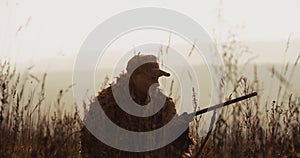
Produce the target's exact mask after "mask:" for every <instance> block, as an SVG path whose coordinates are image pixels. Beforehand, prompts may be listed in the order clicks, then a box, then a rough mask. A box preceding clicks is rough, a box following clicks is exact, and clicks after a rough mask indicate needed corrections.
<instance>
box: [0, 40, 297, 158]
mask: <svg viewBox="0 0 300 158" xmlns="http://www.w3.org/2000/svg"><path fill="white" fill-rule="evenodd" d="M221 48H222V49H221V50H222V55H223V60H224V63H225V70H226V76H225V77H224V80H223V82H224V83H226V85H227V87H226V94H225V100H230V99H233V98H235V97H238V96H241V95H245V94H248V93H251V92H254V91H255V92H258V94H259V95H258V97H256V98H254V99H249V100H246V101H243V102H239V103H236V104H234V105H232V106H230V107H227V108H224V109H222V112H221V114H220V116H219V117H218V118H217V120H216V124H215V126H214V128H213V129H212V130H211V131H209V133H208V134H207V135H206V136H205V137H199V136H197V134H198V128H200V126H199V124H201V121H203V120H202V117H201V116H200V117H198V118H196V120H195V121H194V122H193V123H192V124H191V132H192V133H193V134H194V138H195V140H196V142H197V143H196V144H195V145H194V146H192V148H191V150H192V153H193V155H192V157H195V158H198V157H300V105H299V104H300V102H299V98H298V96H295V95H296V94H297V92H293V91H291V90H290V87H291V86H293V83H291V82H290V81H291V80H292V79H293V74H294V73H295V72H297V71H299V69H298V67H297V66H298V62H299V58H300V55H299V56H298V58H297V59H295V62H294V63H285V64H284V65H282V68H281V69H277V68H275V67H273V68H271V69H270V73H271V75H272V76H273V78H274V81H276V83H279V84H278V85H277V84H274V86H278V87H276V89H278V91H276V92H275V93H276V94H277V97H276V98H275V99H265V98H266V97H265V96H267V95H268V94H266V91H265V90H264V87H263V85H262V84H261V80H260V79H259V78H260V76H258V75H257V74H258V73H257V71H258V70H259V69H260V67H258V66H253V68H252V70H253V74H252V75H251V76H252V77H249V76H244V75H240V74H239V72H241V69H242V67H240V66H239V63H238V59H239V57H240V56H241V55H242V54H243V53H244V52H243V51H244V47H241V46H240V45H238V44H237V42H236V41H234V40H229V41H228V42H227V43H225V44H223V45H222V46H221ZM287 49H288V47H287ZM250 60H251V59H249V61H250ZM12 65H13V64H11V63H10V62H9V61H6V60H1V62H0V86H1V87H0V98H1V102H0V136H1V139H0V157H80V148H81V142H80V130H81V128H82V127H83V124H82V121H81V120H80V118H79V111H78V110H77V106H76V105H75V104H74V103H71V102H67V103H66V102H65V101H64V96H65V95H66V94H67V93H69V91H70V90H71V88H72V86H68V87H67V88H65V89H61V90H60V91H58V92H57V97H56V98H53V99H52V98H51V100H53V104H51V105H48V103H46V102H45V101H44V100H45V85H46V84H54V83H47V82H46V79H47V74H46V73H45V74H44V75H43V76H42V77H41V78H39V77H36V76H34V75H32V74H30V73H29V74H20V73H19V72H18V70H16V69H15V68H14V67H13V66H12ZM245 65H246V66H247V64H245ZM29 69H30V68H29ZM66 86H67V85H66ZM220 86H222V85H220ZM263 95H264V96H263ZM262 98H263V99H265V100H262ZM48 99H49V98H48ZM194 104H195V106H196V105H198V103H197V99H195V100H194ZM66 106H67V107H68V108H70V107H71V109H72V110H65V107H66Z"/></svg>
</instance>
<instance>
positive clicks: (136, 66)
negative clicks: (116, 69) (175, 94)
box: [126, 55, 170, 77]
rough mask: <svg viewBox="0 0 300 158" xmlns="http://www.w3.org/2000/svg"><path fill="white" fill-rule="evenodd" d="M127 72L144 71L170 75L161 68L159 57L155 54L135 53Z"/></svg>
mask: <svg viewBox="0 0 300 158" xmlns="http://www.w3.org/2000/svg"><path fill="white" fill-rule="evenodd" d="M126 70H127V73H129V74H132V73H134V72H138V71H142V72H145V73H148V74H149V75H151V76H156V77H160V76H166V77H168V76H170V73H168V72H165V71H163V70H160V69H159V65H158V62H157V58H156V56H154V55H135V56H133V57H132V58H131V59H130V60H129V61H128V63H127V67H126Z"/></svg>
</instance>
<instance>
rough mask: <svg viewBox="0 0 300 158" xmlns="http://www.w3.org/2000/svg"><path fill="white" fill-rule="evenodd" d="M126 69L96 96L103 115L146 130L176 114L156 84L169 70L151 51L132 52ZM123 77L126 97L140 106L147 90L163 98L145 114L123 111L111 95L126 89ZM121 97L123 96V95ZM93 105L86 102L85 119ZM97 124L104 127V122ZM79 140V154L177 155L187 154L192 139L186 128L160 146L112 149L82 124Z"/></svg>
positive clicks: (127, 126)
mask: <svg viewBox="0 0 300 158" xmlns="http://www.w3.org/2000/svg"><path fill="white" fill-rule="evenodd" d="M126 70H127V73H123V74H120V76H119V77H118V78H117V82H116V83H114V84H111V85H110V86H109V87H108V88H106V89H104V90H102V91H101V92H99V95H98V96H97V98H96V99H98V101H99V103H100V105H101V107H102V109H103V111H104V112H105V114H106V115H107V117H108V118H109V119H110V120H111V121H112V122H113V123H115V124H116V125H118V126H119V127H121V128H124V129H127V130H130V131H136V132H146V131H152V130H155V129H158V128H160V127H163V126H164V125H165V124H167V123H168V122H169V121H170V120H171V119H173V117H174V116H176V115H177V113H176V109H175V104H174V102H173V101H172V98H169V97H166V96H165V95H164V94H163V93H161V92H160V90H159V89H158V88H157V86H158V79H159V77H162V76H165V77H168V76H170V74H169V73H167V72H165V71H163V70H161V69H160V68H159V64H158V62H157V58H156V57H155V56H154V55H135V56H134V57H132V58H131V59H130V60H129V61H128V64H127V67H126ZM126 81H129V93H130V97H131V98H132V100H133V101H134V102H135V103H137V104H139V105H141V106H143V105H147V104H148V103H149V102H151V97H150V94H149V93H154V95H158V96H164V98H165V102H164V105H163V106H162V108H161V109H160V110H159V111H158V112H157V113H155V114H154V115H151V116H148V117H138V116H134V115H131V114H128V113H126V112H125V111H123V110H122V109H121V108H120V107H119V106H118V104H117V103H116V101H115V98H114V95H118V96H121V97H122V96H124V93H126V91H125V87H126V86H128V82H126ZM126 83H127V85H126ZM149 89H151V90H149ZM113 92H114V94H113ZM124 99H125V100H126V98H124ZM154 104H155V102H154ZM96 106H99V104H95V103H92V104H91V105H90V110H89V112H88V113H87V115H86V117H85V121H87V120H89V119H92V118H91V117H92V112H93V109H94V108H96ZM147 106H148V105H147ZM150 106H151V105H150ZM97 126H98V125H97ZM99 126H103V128H105V125H99ZM81 143H82V151H81V153H82V156H83V157H101V158H106V157H107V158H108V157H109V158H113V157H121V158H140V157H141V158H165V157H172V158H173V157H174V158H177V157H180V158H181V157H190V150H189V147H190V145H191V144H192V143H193V141H192V140H191V138H190V136H189V130H188V129H187V130H186V131H185V132H184V133H183V134H182V135H181V136H180V137H178V138H177V139H176V140H175V141H173V142H172V143H170V144H168V145H167V146H165V147H162V148H160V149H156V150H153V151H148V152H128V151H121V150H118V149H115V148H113V147H110V146H108V145H106V144H104V143H102V142H101V141H99V140H98V139H97V138H95V137H94V136H93V135H92V134H91V133H90V132H89V130H88V129H87V128H86V127H83V129H82V132H81ZM132 143H134V140H132Z"/></svg>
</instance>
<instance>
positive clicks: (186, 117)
mask: <svg viewBox="0 0 300 158" xmlns="http://www.w3.org/2000/svg"><path fill="white" fill-rule="evenodd" d="M254 96H257V92H253V93H250V94H247V95H244V96H241V97H238V98H235V99H232V100H229V101H226V102H224V103H220V104H217V105H214V106H210V107H208V108H204V109H202V110H199V111H195V112H192V113H189V114H187V113H186V112H185V113H183V114H182V115H180V116H179V118H181V119H184V120H190V121H192V120H193V118H194V116H198V115H202V114H204V113H207V112H210V111H213V110H216V109H219V108H222V107H225V106H228V105H231V104H233V103H236V102H239V101H242V100H245V99H249V98H251V97H254ZM190 121H189V122H190Z"/></svg>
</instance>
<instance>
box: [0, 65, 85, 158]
mask: <svg viewBox="0 0 300 158" xmlns="http://www.w3.org/2000/svg"><path fill="white" fill-rule="evenodd" d="M46 78H47V74H44V75H43V76H41V77H36V76H34V75H32V74H23V75H22V74H20V73H17V71H16V69H15V68H12V67H11V64H10V63H9V62H8V61H6V60H5V61H1V62H0V85H1V87H0V98H1V103H0V136H1V139H0V157H1V158H2V157H3V158H5V157H79V150H80V140H79V136H80V135H79V132H78V131H80V129H81V126H82V124H81V121H80V119H79V115H78V111H77V109H76V108H75V107H76V106H75V105H74V104H72V103H70V104H71V105H72V106H73V109H74V110H73V112H69V113H67V112H65V111H62V110H61V109H63V108H62V106H63V105H62V104H63V102H62V100H63V96H64V93H66V92H67V91H68V90H69V88H70V87H69V88H67V89H62V90H60V91H59V92H58V95H57V98H56V99H55V101H54V103H53V104H50V105H49V104H46V103H44V99H45V84H47V83H46ZM42 109H43V110H42Z"/></svg>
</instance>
